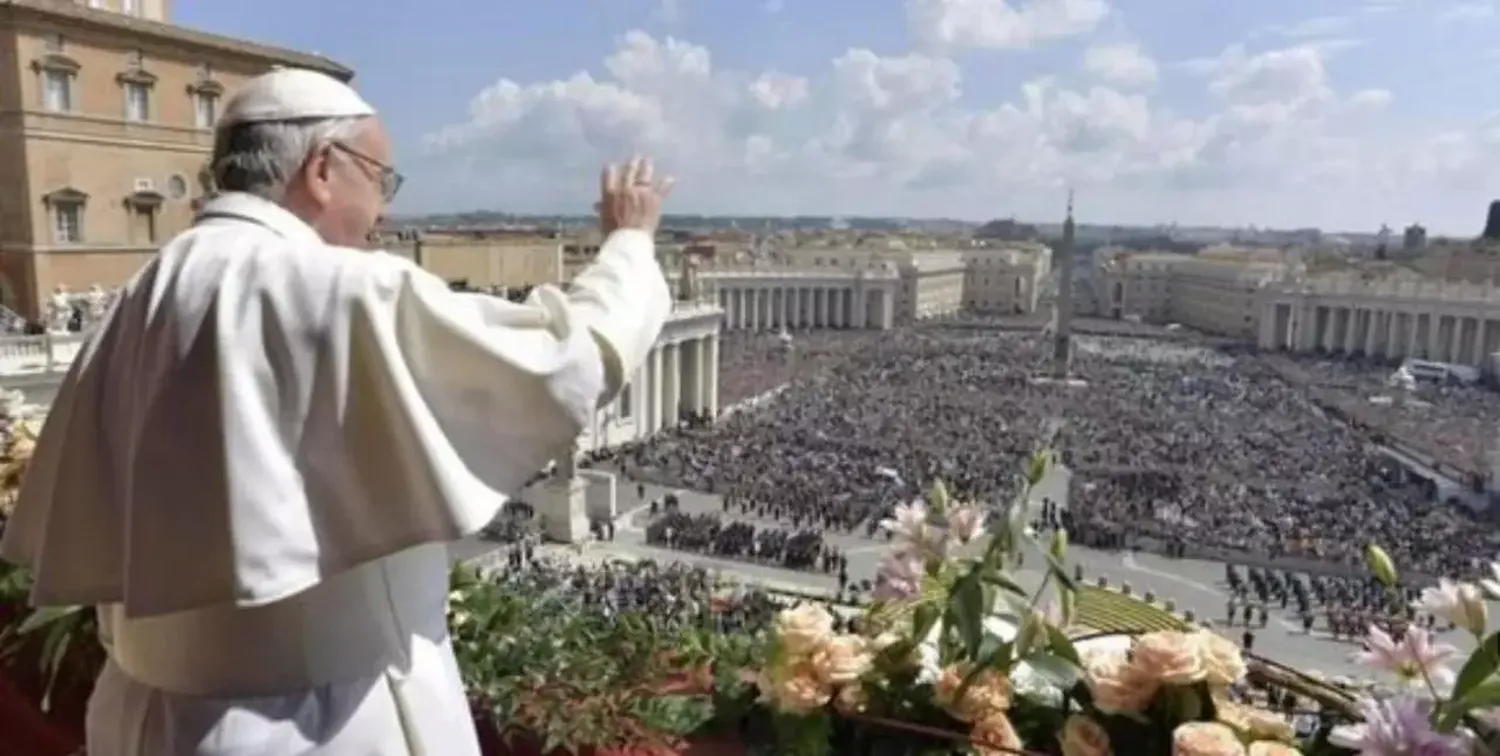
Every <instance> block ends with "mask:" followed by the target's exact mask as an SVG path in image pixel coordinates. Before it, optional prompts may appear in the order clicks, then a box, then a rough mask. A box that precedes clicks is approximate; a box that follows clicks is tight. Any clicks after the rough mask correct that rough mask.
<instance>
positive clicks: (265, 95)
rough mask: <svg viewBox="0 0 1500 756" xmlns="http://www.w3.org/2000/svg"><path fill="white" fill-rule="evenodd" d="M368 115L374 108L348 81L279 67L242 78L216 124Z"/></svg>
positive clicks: (230, 124)
mask: <svg viewBox="0 0 1500 756" xmlns="http://www.w3.org/2000/svg"><path fill="white" fill-rule="evenodd" d="M372 115H375V108H373V107H371V106H370V103H368V102H365V99H364V98H363V97H360V96H359V93H357V92H355V91H354V90H353V89H352V88H351V87H350V86H349V85H348V84H345V83H343V82H341V81H339V80H338V79H335V78H333V77H332V76H329V75H327V74H324V73H319V72H317V71H309V70H307V69H304V68H282V69H277V70H274V71H271V72H270V73H266V74H261V75H260V76H257V77H255V78H253V79H251V80H250V81H248V82H245V85H244V86H242V87H240V88H239V90H238V91H237V92H235V93H234V96H233V97H230V98H229V103H228V104H227V105H225V106H224V113H223V114H222V115H221V116H220V117H219V123H218V128H221V129H225V128H229V127H231V126H236V125H239V124H242V123H260V122H264V121H295V120H301V119H308V118H360V117H363V116H372Z"/></svg>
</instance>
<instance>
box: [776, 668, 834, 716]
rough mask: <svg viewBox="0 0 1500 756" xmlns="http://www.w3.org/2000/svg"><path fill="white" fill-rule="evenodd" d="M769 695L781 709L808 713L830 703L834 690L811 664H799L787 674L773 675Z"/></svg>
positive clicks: (787, 671) (789, 711)
mask: <svg viewBox="0 0 1500 756" xmlns="http://www.w3.org/2000/svg"><path fill="white" fill-rule="evenodd" d="M772 678H773V679H772V684H771V687H770V690H769V691H768V693H767V695H768V697H769V698H770V699H771V703H772V704H773V705H774V706H775V707H776V708H777V709H778V710H780V711H784V712H788V713H791V714H806V713H808V712H810V711H812V710H813V709H817V708H819V707H821V706H823V705H825V704H827V703H828V701H829V699H830V698H832V697H833V690H832V689H831V688H829V687H828V686H827V685H824V684H823V682H822V681H821V680H819V679H818V678H817V674H816V672H815V671H814V670H813V669H812V667H811V666H810V665H806V664H799V665H797V666H796V667H794V668H791V669H788V670H786V674H783V675H772Z"/></svg>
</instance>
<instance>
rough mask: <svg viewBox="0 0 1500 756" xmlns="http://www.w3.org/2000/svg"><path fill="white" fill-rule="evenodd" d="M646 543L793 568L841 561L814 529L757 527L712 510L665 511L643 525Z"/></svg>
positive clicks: (822, 567) (830, 566) (826, 568)
mask: <svg viewBox="0 0 1500 756" xmlns="http://www.w3.org/2000/svg"><path fill="white" fill-rule="evenodd" d="M646 543H649V544H652V545H660V546H666V547H667V548H672V549H681V550H684V551H693V552H697V553H700V554H707V555H710V556H718V557H728V558H730V559H743V560H747V561H755V562H766V563H770V564H774V565H776V566H780V567H786V568H788V569H793V570H817V571H820V572H833V571H835V570H836V568H837V567H838V565H839V564H840V561H841V560H840V557H839V555H838V553H837V552H836V551H835V550H834V549H833V548H832V547H831V546H828V545H827V544H825V543H824V542H823V534H822V533H821V532H819V531H817V530H811V529H803V530H787V529H785V528H775V527H770V528H767V527H757V526H755V525H752V524H750V523H747V522H742V521H734V520H729V521H725V520H723V519H722V518H720V517H719V516H718V515H716V514H712V513H700V514H687V513H684V512H680V511H673V512H668V513H666V514H664V515H662V516H661V517H658V518H656V519H655V520H653V521H652V522H651V524H650V525H648V526H647V527H646ZM843 563H844V564H845V565H847V562H843Z"/></svg>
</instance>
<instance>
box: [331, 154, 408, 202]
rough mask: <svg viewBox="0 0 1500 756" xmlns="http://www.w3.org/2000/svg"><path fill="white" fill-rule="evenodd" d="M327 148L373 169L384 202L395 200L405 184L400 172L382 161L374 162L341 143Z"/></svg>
mask: <svg viewBox="0 0 1500 756" xmlns="http://www.w3.org/2000/svg"><path fill="white" fill-rule="evenodd" d="M328 146H329V148H331V149H335V150H338V151H339V152H342V153H344V154H345V155H348V156H349V157H352V158H354V159H355V160H358V161H360V162H362V163H364V164H365V165H368V166H370V167H371V168H374V169H375V171H376V173H378V174H379V177H380V196H381V198H382V199H384V200H385V201H386V202H390V201H391V200H393V199H395V198H396V193H397V192H399V191H401V185H402V184H404V183H406V177H405V176H403V175H401V172H400V171H398V170H396V169H395V167H394V166H391V165H390V164H388V163H386V162H385V161H383V160H376V159H375V158H373V157H370V156H369V155H368V154H366V153H365V152H363V151H361V150H357V149H355V148H353V147H350V146H349V145H347V144H345V143H343V142H329V143H328Z"/></svg>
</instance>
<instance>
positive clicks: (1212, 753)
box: [1172, 722, 1246, 756]
mask: <svg viewBox="0 0 1500 756" xmlns="http://www.w3.org/2000/svg"><path fill="white" fill-rule="evenodd" d="M1172 756H1246V753H1245V746H1244V744H1242V743H1240V738H1239V736H1238V735H1235V734H1234V730H1231V729H1229V728H1228V727H1226V726H1224V725H1221V724H1219V723H1218V722H1188V723H1187V724H1182V725H1178V726H1177V729H1176V730H1175V731H1174V732H1173V733H1172Z"/></svg>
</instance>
